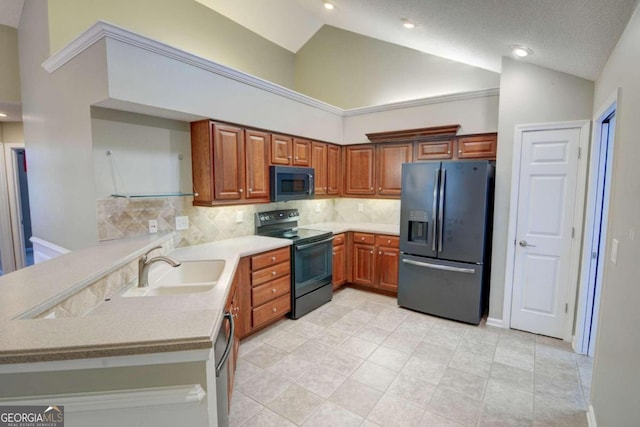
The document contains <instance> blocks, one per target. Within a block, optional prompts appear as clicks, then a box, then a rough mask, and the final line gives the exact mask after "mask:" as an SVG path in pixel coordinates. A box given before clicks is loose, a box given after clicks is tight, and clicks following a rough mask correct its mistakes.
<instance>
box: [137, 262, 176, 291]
mask: <svg viewBox="0 0 640 427" xmlns="http://www.w3.org/2000/svg"><path fill="white" fill-rule="evenodd" d="M155 262H166V263H167V264H169V265H170V266H171V267H174V268H175V267H180V266H181V265H182V263H181V262H180V261H177V260H175V259H173V258H170V257H168V256H163V255H160V256H156V257H153V258H150V259H147V256H146V255H143V256H142V257H140V259H139V260H138V287H139V288H146V287H147V286H149V267H151V264H153V263H155Z"/></svg>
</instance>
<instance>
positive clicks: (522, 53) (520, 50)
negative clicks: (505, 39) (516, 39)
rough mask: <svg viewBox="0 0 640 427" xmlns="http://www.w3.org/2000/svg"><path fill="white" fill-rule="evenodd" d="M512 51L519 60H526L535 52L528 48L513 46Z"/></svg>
mask: <svg viewBox="0 0 640 427" xmlns="http://www.w3.org/2000/svg"><path fill="white" fill-rule="evenodd" d="M511 50H512V52H513V54H514V55H515V56H517V57H518V58H525V57H527V56H529V55H533V51H532V50H531V49H529V48H528V47H526V46H520V45H511Z"/></svg>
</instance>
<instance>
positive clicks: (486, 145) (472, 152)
mask: <svg viewBox="0 0 640 427" xmlns="http://www.w3.org/2000/svg"><path fill="white" fill-rule="evenodd" d="M497 142H498V138H497V135H496V134H495V133H492V134H487V135H477V136H463V137H460V138H458V158H459V159H495V158H496V152H497Z"/></svg>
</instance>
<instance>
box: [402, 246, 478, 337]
mask: <svg viewBox="0 0 640 427" xmlns="http://www.w3.org/2000/svg"><path fill="white" fill-rule="evenodd" d="M485 299H486V298H485V295H484V289H483V266H482V265H477V264H466V263H459V262H450V261H442V260H438V259H433V258H424V257H417V256H411V255H405V254H402V255H401V256H400V272H399V282H398V304H399V305H400V306H402V307H406V308H409V309H412V310H416V311H420V312H422V313H427V314H433V315H435V316H440V317H445V318H448V319H453V320H459V321H461V322H466V323H472V324H476V325H477V324H478V323H480V320H481V319H482V315H483V313H484V306H485V303H484V301H485Z"/></svg>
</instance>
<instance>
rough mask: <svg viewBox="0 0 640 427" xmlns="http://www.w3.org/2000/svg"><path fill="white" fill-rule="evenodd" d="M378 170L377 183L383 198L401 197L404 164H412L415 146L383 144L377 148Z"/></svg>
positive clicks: (408, 144) (410, 144)
mask: <svg viewBox="0 0 640 427" xmlns="http://www.w3.org/2000/svg"><path fill="white" fill-rule="evenodd" d="M377 151H378V152H377V153H376V156H377V159H378V168H377V171H376V177H377V179H376V182H377V183H378V194H379V195H381V196H397V197H400V191H401V187H402V186H401V183H402V164H403V163H409V162H411V160H412V158H413V144H412V143H404V144H381V145H379V146H378V147H377Z"/></svg>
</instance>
